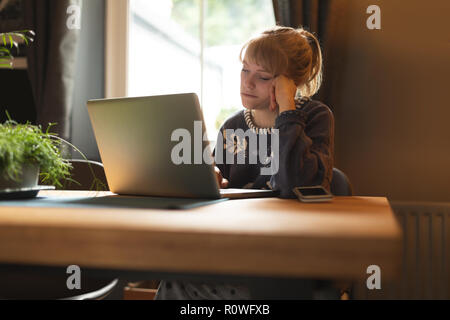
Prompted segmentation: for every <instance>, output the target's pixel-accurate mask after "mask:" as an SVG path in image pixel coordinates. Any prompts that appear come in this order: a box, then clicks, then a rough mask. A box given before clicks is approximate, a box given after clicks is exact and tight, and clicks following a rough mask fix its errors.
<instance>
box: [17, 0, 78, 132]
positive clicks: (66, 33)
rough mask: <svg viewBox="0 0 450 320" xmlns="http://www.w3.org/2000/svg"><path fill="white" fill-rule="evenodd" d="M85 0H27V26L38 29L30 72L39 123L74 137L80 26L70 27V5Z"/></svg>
mask: <svg viewBox="0 0 450 320" xmlns="http://www.w3.org/2000/svg"><path fill="white" fill-rule="evenodd" d="M71 5H78V6H80V8H81V5H82V0H27V1H25V3H24V17H25V19H24V20H25V26H26V28H30V29H32V30H34V31H35V32H36V38H35V41H34V43H33V44H32V45H31V46H30V47H29V48H28V49H29V50H28V72H29V77H30V82H31V86H32V88H33V95H34V98H35V104H36V116H37V123H38V124H41V125H42V126H43V128H44V129H46V128H47V126H48V124H49V123H57V126H56V127H53V129H52V132H57V133H58V134H59V135H60V136H61V137H62V138H65V139H68V140H70V138H71V137H70V132H71V130H70V115H71V109H72V97H73V89H74V78H75V72H76V57H77V47H78V44H79V35H80V30H77V29H69V28H68V26H67V20H68V18H69V17H70V15H69V14H68V13H67V9H68V8H69V6H71Z"/></svg>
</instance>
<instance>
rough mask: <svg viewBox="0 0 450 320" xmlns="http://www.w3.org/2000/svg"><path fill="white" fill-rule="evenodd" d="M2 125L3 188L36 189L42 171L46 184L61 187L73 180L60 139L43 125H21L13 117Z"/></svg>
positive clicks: (0, 175)
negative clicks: (43, 129)
mask: <svg viewBox="0 0 450 320" xmlns="http://www.w3.org/2000/svg"><path fill="white" fill-rule="evenodd" d="M8 118H9V120H7V121H6V122H5V123H3V124H0V189H1V190H20V189H33V188H36V187H37V185H38V178H39V173H40V175H41V176H42V177H43V179H42V182H43V183H49V184H53V185H57V186H61V182H60V181H61V180H63V179H70V168H71V165H70V163H69V162H68V161H67V160H64V159H63V157H62V155H61V151H60V149H59V145H60V144H61V140H60V139H58V138H57V137H56V135H53V134H51V133H50V132H49V129H50V128H51V126H49V127H48V128H47V131H46V132H43V131H42V129H41V127H40V126H35V125H31V124H29V123H27V124H18V123H16V122H15V121H13V120H11V119H10V117H9V114H8Z"/></svg>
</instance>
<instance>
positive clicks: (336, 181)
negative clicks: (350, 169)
mask: <svg viewBox="0 0 450 320" xmlns="http://www.w3.org/2000/svg"><path fill="white" fill-rule="evenodd" d="M330 188H331V193H332V194H333V195H335V196H352V195H353V187H352V184H351V183H350V180H349V179H348V177H347V176H346V174H345V173H343V172H342V171H341V170H339V169H337V168H333V177H332V179H331V186H330Z"/></svg>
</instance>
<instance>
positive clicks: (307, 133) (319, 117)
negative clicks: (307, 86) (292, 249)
mask: <svg viewBox="0 0 450 320" xmlns="http://www.w3.org/2000/svg"><path fill="white" fill-rule="evenodd" d="M296 107H297V109H296V110H292V111H285V112H282V113H281V114H280V115H279V116H278V117H277V118H276V121H275V129H278V130H279V168H278V172H277V173H276V174H274V175H261V167H262V166H267V164H266V165H263V164H261V162H260V161H258V162H257V164H250V161H248V159H249V147H248V146H249V143H250V142H249V140H250V139H249V136H246V137H245V139H246V141H247V143H240V148H234V149H233V148H232V147H230V146H232V144H230V140H229V141H228V146H227V141H226V134H225V133H223V132H224V130H226V129H234V130H236V129H242V130H244V131H246V130H248V129H249V127H248V125H247V123H246V121H245V118H244V110H241V111H239V112H236V113H235V114H233V115H232V116H231V117H230V118H228V119H227V120H226V121H225V122H224V124H223V125H222V127H221V128H220V132H222V134H219V137H218V139H220V138H221V137H223V146H224V152H223V158H222V159H221V158H220V156H219V155H217V154H216V152H215V151H216V150H215V149H214V155H215V160H216V165H217V167H218V168H219V169H220V171H221V172H222V175H223V176H224V177H225V178H226V179H228V181H229V185H228V187H229V188H254V189H261V188H263V189H268V188H271V189H273V190H279V191H280V197H281V198H293V197H295V196H294V193H293V192H292V188H294V187H296V186H313V185H322V186H324V187H325V188H326V189H328V190H330V183H331V177H332V172H333V154H334V117H333V113H332V112H331V110H330V109H329V108H328V107H327V106H326V105H325V104H323V103H321V102H320V101H316V100H309V99H307V100H302V101H297V103H296ZM252 134H255V135H256V133H252ZM261 134H262V133H259V134H258V136H259V135H261ZM271 137H272V135H271V134H268V135H267V150H268V155H270V153H271ZM235 145H236V144H235ZM238 145H239V144H238ZM218 146H219V145H218ZM244 148H245V159H246V161H245V164H237V154H236V151H238V152H244V151H243V150H244ZM258 149H259V142H258ZM230 152H231V153H233V152H234V164H225V160H226V153H230ZM221 163H222V164H221Z"/></svg>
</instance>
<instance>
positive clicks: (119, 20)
mask: <svg viewBox="0 0 450 320" xmlns="http://www.w3.org/2000/svg"><path fill="white" fill-rule="evenodd" d="M105 11H106V12H105V15H106V17H105V98H118V97H126V96H127V95H128V55H129V53H128V52H129V20H130V18H129V13H130V3H129V0H106V10H105ZM117 43H121V45H117Z"/></svg>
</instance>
